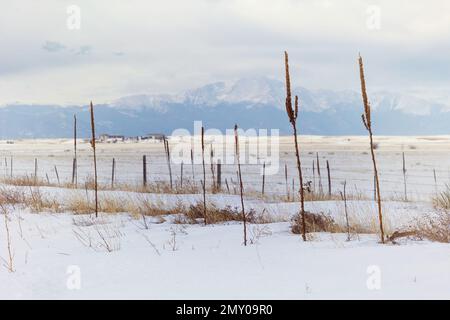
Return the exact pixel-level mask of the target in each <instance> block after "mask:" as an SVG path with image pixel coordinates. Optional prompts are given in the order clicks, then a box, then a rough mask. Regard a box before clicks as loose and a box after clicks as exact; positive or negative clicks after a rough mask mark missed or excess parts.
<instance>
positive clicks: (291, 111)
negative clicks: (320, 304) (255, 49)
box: [284, 51, 306, 241]
mask: <svg viewBox="0 0 450 320" xmlns="http://www.w3.org/2000/svg"><path fill="white" fill-rule="evenodd" d="M284 64H285V71H286V112H287V115H288V118H289V122H290V123H291V125H292V129H293V135H294V143H295V156H296V158H297V170H298V179H299V181H300V204H301V207H300V215H301V218H302V238H303V241H306V220H305V194H304V190H303V175H302V165H301V162H300V151H299V145H298V140H297V116H298V97H297V96H295V105H294V108H293V107H292V95H291V79H290V75H289V57H288V53H287V52H286V51H285V52H284Z"/></svg>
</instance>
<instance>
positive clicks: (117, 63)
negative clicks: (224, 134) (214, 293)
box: [0, 0, 450, 105]
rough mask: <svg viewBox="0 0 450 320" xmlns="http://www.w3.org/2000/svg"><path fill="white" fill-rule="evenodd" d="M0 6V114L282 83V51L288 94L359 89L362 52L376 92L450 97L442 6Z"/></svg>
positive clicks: (86, 2) (299, 0) (449, 15)
mask: <svg viewBox="0 0 450 320" xmlns="http://www.w3.org/2000/svg"><path fill="white" fill-rule="evenodd" d="M0 4H1V8H0V40H1V45H0V104H6V103H14V102H24V103H55V104H63V105H66V104H80V103H82V104H85V103H87V102H88V101H89V100H91V99H92V100H93V101H94V102H96V103H102V102H108V101H111V100H113V99H115V98H118V97H120V96H124V95H129V94H138V93H173V92H178V91H183V90H185V89H189V88H193V87H196V86H200V85H203V84H206V83H209V82H213V81H233V80H235V79H237V78H240V77H247V76H268V77H273V78H279V79H282V78H283V65H282V63H283V60H282V58H283V56H282V54H283V51H284V50H285V49H286V50H288V51H289V53H290V59H291V65H292V78H293V82H294V85H295V86H297V85H298V86H304V87H307V88H311V89H319V88H323V89H344V90H346V89H351V90H358V89H359V87H358V82H357V81H358V73H357V65H356V58H357V54H358V52H361V54H362V55H363V57H364V59H365V63H366V68H367V70H366V72H367V78H368V79H367V80H368V86H369V87H370V88H371V89H372V90H374V89H376V90H391V91H400V92H403V91H404V92H414V93H416V94H418V95H423V96H427V97H428V96H430V97H439V95H444V96H446V95H447V91H448V89H447V88H450V1H445V0H431V1H419V0H417V1H411V0H409V1H407V0H395V1H392V0H386V1H384V0H372V1H365V0H341V1H331V0H330V1H328V0H277V1H273V0H189V1H186V0H165V1H162V0H161V1H154V0H122V1H119V0H95V1H93V0H78V1H77V0H72V1H64V0H40V1H34V0H28V1H26V0H15V1H6V0H1V2H0ZM73 5H76V6H77V7H78V8H79V9H80V28H79V29H77V23H76V22H77V20H76V17H77V14H76V10H75V11H73V10H72V9H71V8H73V7H70V6H73ZM68 8H69V9H70V10H69V11H68ZM74 19H75V20H74Z"/></svg>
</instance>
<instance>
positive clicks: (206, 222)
mask: <svg viewBox="0 0 450 320" xmlns="http://www.w3.org/2000/svg"><path fill="white" fill-rule="evenodd" d="M202 166H203V182H202V189H203V218H204V219H205V225H207V224H208V220H207V217H206V168H205V128H204V127H202Z"/></svg>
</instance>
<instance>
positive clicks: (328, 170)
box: [327, 160, 331, 197]
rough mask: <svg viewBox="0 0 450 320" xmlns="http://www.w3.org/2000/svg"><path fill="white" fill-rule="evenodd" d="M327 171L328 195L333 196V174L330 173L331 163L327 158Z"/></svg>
mask: <svg viewBox="0 0 450 320" xmlns="http://www.w3.org/2000/svg"><path fill="white" fill-rule="evenodd" d="M327 173H328V196H330V197H331V174H330V164H329V163H328V160H327Z"/></svg>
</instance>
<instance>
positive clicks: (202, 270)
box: [0, 137, 450, 299]
mask: <svg viewBox="0 0 450 320" xmlns="http://www.w3.org/2000/svg"><path fill="white" fill-rule="evenodd" d="M283 139H286V140H283ZM287 139H288V138H282V141H285V144H284V146H283V147H282V148H280V150H281V152H280V154H281V155H282V157H281V159H282V160H281V161H282V163H284V162H286V163H288V166H291V167H292V168H291V170H292V177H294V173H295V171H294V169H295V167H294V159H293V158H292V152H291V150H290V148H291V147H292V145H291V144H288V143H289V140H287ZM302 139H304V140H303V144H302V145H303V153H302V155H303V156H304V162H303V163H304V164H305V166H308V167H310V166H311V165H310V164H308V163H309V162H310V161H311V162H312V159H314V158H315V156H316V155H315V152H316V151H317V152H319V155H322V156H323V157H324V159H326V160H329V162H330V164H331V166H332V168H333V171H332V172H333V174H332V175H333V177H334V179H335V180H336V181H334V182H333V193H337V192H338V191H340V190H341V188H342V185H341V182H342V181H343V180H346V181H347V184H348V190H347V193H348V194H349V195H352V194H354V193H359V192H362V193H364V197H360V199H356V198H355V199H351V200H349V201H348V213H349V216H350V221H351V223H358V224H361V225H365V226H366V227H368V228H372V229H375V230H376V207H375V204H374V202H373V200H372V199H371V195H372V193H373V191H372V190H371V189H370V188H371V186H372V178H371V166H370V165H371V163H370V158H368V157H369V156H368V155H367V154H365V152H366V151H367V148H366V145H365V144H366V143H367V140H366V139H365V138H363V137H339V138H336V137H302ZM377 141H378V142H379V149H378V150H377V154H378V156H379V157H378V159H379V164H380V167H381V169H380V171H381V176H382V185H381V190H382V192H383V190H389V188H393V189H395V190H394V191H395V192H396V193H395V194H394V193H388V192H387V191H385V192H384V193H383V196H384V197H386V199H385V200H386V201H384V202H383V212H384V216H385V222H386V229H387V231H388V232H389V233H391V232H393V231H395V230H403V229H405V228H408V227H409V226H411V225H414V224H415V223H417V219H420V218H421V217H423V216H424V215H425V214H432V213H434V212H435V209H434V208H433V207H432V204H431V197H432V196H433V194H435V193H436V189H437V190H442V188H443V186H444V184H445V182H446V181H447V178H448V175H447V174H444V172H446V171H447V170H448V168H449V167H450V160H449V157H448V156H449V155H448V154H447V151H446V150H447V149H446V148H448V150H449V151H450V139H449V138H448V137H433V138H431V137H422V138H421V137H408V138H401V137H398V138H388V137H381V138H378V139H377ZM410 146H414V148H412V147H410ZM70 148H71V141H70V140H67V141H62V140H52V141H16V142H15V143H14V144H6V143H5V144H4V143H1V144H0V152H2V154H4V155H5V157H6V161H3V163H2V167H0V170H3V171H5V173H4V175H5V176H8V175H9V174H10V171H8V170H10V169H11V168H10V167H9V165H10V162H9V160H10V157H11V156H12V157H13V159H14V167H13V170H14V171H13V172H14V175H17V176H18V175H21V174H25V173H28V174H31V173H33V171H34V167H33V166H34V158H38V159H39V162H38V163H39V167H38V170H39V174H40V176H45V173H47V174H50V173H51V170H52V168H53V166H55V165H57V166H59V167H60V174H61V177H63V178H64V179H65V180H69V179H70V178H69V176H70V173H71V172H70V170H69V168H70V166H71V157H72V154H71V149H70ZM160 148H162V147H161V145H159V144H150V143H148V144H139V143H138V144H99V150H100V152H99V154H100V163H101V164H105V167H106V164H107V163H109V162H110V160H111V159H112V157H115V158H116V159H118V163H119V166H118V168H119V169H118V176H117V179H121V177H122V178H123V179H135V180H136V181H139V179H140V175H141V172H140V168H135V170H134V169H133V168H134V165H128V167H125V166H124V167H123V169H120V168H121V166H120V163H121V159H135V160H133V161H136V163H141V161H142V159H140V157H141V156H142V154H147V155H148V156H149V158H150V159H151V160H152V161H154V163H155V166H154V167H152V166H151V162H150V163H149V167H150V168H151V170H150V171H151V172H150V174H149V176H150V179H152V178H155V177H156V176H157V175H158V174H159V176H160V178H161V179H163V178H164V179H165V178H167V173H166V170H167V165H166V164H164V161H163V160H164V153H163V152H161V150H160ZM402 148H403V149H402ZM67 150H69V151H67ZM284 150H286V151H284ZM402 150H403V151H404V152H405V154H406V159H407V169H408V171H407V172H408V175H409V176H407V179H408V180H407V181H408V184H407V186H408V198H409V201H407V202H405V201H403V199H402V195H403V176H402V174H401V169H402V163H401V153H402ZM79 152H80V153H79V154H80V159H81V160H80V168H81V169H80V171H79V175H80V179H82V177H83V176H85V175H88V174H89V170H90V165H89V161H90V160H91V158H90V157H89V152H90V150H89V145H88V144H83V143H81V142H80V150H79ZM285 152H286V153H285ZM158 159H159V160H158ZM321 160H322V158H321ZM123 161H125V160H123ZM130 161H131V160H130ZM83 163H84V164H85V165H83ZM122 163H123V164H125V162H122ZM156 163H159V165H160V167H157V166H156ZM6 164H8V166H7V165H6ZM64 164H66V165H64ZM100 167H102V166H101V165H100ZM249 167H250V166H248V168H249ZM281 167H282V166H281ZM63 168H67V170H68V171H67V172H65V171H64V170H63ZM244 168H247V167H245V166H244ZM433 169H435V171H436V172H437V176H438V177H437V180H438V181H437V182H436V183H434V177H433ZM102 170H104V171H102V173H101V175H100V176H101V179H104V180H105V181H108V177H109V176H110V174H111V173H110V167H108V168H104V169H102ZM133 170H134V171H133ZM185 170H186V171H185V174H186V175H190V174H191V172H190V171H189V166H186V168H185ZM430 170H431V171H430ZM198 172H199V173H200V168H198ZM430 172H431V175H430ZM310 173H311V172H310ZM394 173H395V174H394ZM306 174H307V175H309V174H308V170H306ZM389 174H392V175H391V176H390V175H389ZM233 176H234V177H235V168H234V169H233V168H232V166H229V167H228V166H225V169H224V178H226V177H230V179H231V177H233ZM387 177H390V178H389V179H391V180H392V182H391V185H389V183H388V182H387V181H384V182H383V178H384V179H387V180H389V179H388V178H387ZM243 178H244V183H246V185H247V186H248V188H251V187H252V186H253V187H254V189H255V190H259V185H260V176H259V169H258V170H256V169H255V170H254V171H248V172H245V174H244V177H243ZM155 179H156V178H155ZM269 179H273V182H272V183H269V184H268V185H267V186H266V188H267V190H269V191H274V192H275V191H276V192H280V193H281V192H283V191H284V172H283V169H282V170H281V172H279V173H278V174H277V175H275V176H273V177H271V178H269ZM430 179H431V180H430ZM322 180H323V181H322V183H323V186H324V188H326V187H325V186H327V181H326V174H323V176H322ZM316 183H318V182H317V181H316ZM364 186H365V187H364ZM0 187H1V188H2V189H1V190H2V193H3V194H7V193H8V191H13V192H19V193H20V194H24V195H27V196H28V197H33V196H35V195H36V192H37V191H38V192H39V195H40V196H42V197H45V198H46V199H50V200H52V201H54V202H58V203H62V204H64V203H66V202H68V201H69V200H70V199H71V198H73V197H83V198H86V199H88V200H89V201H92V199H93V192H92V191H86V190H84V189H78V190H74V189H64V188H58V187H39V188H37V187H27V186H20V187H16V186H10V185H1V186H0ZM365 188H366V189H367V191H366V192H365V191H364V190H365ZM383 188H385V189H383ZM99 195H100V198H101V199H102V198H105V197H109V198H116V199H118V201H120V202H130V203H133V202H136V203H137V202H139V201H142V199H144V198H145V199H147V200H148V201H149V202H151V203H157V204H158V205H159V206H160V207H164V208H170V207H175V205H176V204H178V203H184V204H195V203H197V202H198V201H201V200H202V196H201V195H199V194H152V193H137V192H131V191H121V190H113V191H103V190H102V191H100V192H99ZM207 201H208V203H214V204H216V205H217V206H219V207H225V206H227V205H229V206H232V207H237V208H240V198H239V197H238V196H237V195H234V194H232V192H231V194H229V193H227V192H225V191H223V192H221V193H218V194H208V195H207ZM245 204H246V210H250V209H254V210H255V212H257V213H264V214H265V215H266V216H267V218H268V222H269V223H266V224H250V225H249V226H248V240H249V245H248V246H244V245H243V232H242V230H243V226H242V224H241V223H239V222H227V223H220V224H215V225H207V226H204V225H202V224H180V223H176V217H177V215H167V216H162V217H160V216H158V217H150V216H148V217H146V222H147V224H148V228H145V224H144V221H143V219H142V217H141V216H136V215H134V214H130V213H129V212H123V213H114V214H105V213H101V214H100V216H99V217H98V218H95V217H93V215H79V214H78V215H74V214H72V213H71V212H62V213H61V212H58V213H54V212H50V211H51V210H48V211H46V210H42V212H39V213H34V212H32V210H31V208H29V207H26V206H24V205H21V204H11V203H5V204H3V206H4V209H5V210H6V212H7V213H8V214H7V215H6V216H5V215H4V214H1V213H0V258H1V261H0V263H1V268H0V298H3V299H19V298H25V299H34V298H44V299H86V298H87V299H91V298H106V299H133V298H137V299H214V298H221V299H265V298H267V299H318V298H325V299H329V298H338V299H349V298H356V299H394V298H407V299H417V298H418V299H431V298H442V299H449V298H450V291H449V289H448V288H450V255H449V249H450V246H449V245H448V244H443V243H434V242H430V241H427V240H420V241H419V240H414V239H403V240H400V244H398V245H394V244H385V245H383V244H380V243H379V236H378V235H376V234H356V233H353V234H352V237H351V241H346V237H347V235H346V234H340V233H314V234H311V235H310V241H308V242H303V241H302V240H301V237H300V236H299V235H295V234H292V232H291V229H290V226H291V218H292V217H293V215H295V214H296V213H297V212H298V210H299V203H298V202H287V201H284V200H282V199H278V200H277V201H275V200H274V199H265V198H261V197H259V196H258V195H255V194H254V193H252V194H248V195H247V196H246V200H245ZM2 209H3V208H2ZM306 209H307V210H308V211H310V212H315V213H324V214H326V215H329V216H331V217H332V218H333V219H334V220H335V221H336V222H337V223H338V224H340V225H343V224H344V223H345V214H344V204H343V202H342V201H340V200H339V201H338V200H332V201H313V202H307V203H306ZM2 212H3V210H2ZM181 213H182V212H180V214H181ZM5 218H7V219H5ZM5 222H6V224H5ZM374 225H375V228H374V227H373V226H374ZM6 226H8V231H7V230H6V228H5V227H6ZM7 232H8V233H9V237H8V234H7ZM8 238H9V240H10V241H9V242H8V241H7V239H8ZM8 243H9V245H8ZM8 247H9V248H10V249H11V253H12V261H13V269H14V272H10V271H8V268H7V266H8V261H9V253H8Z"/></svg>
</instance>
